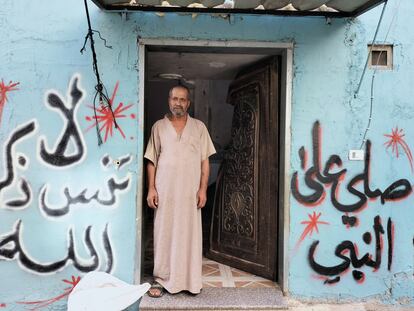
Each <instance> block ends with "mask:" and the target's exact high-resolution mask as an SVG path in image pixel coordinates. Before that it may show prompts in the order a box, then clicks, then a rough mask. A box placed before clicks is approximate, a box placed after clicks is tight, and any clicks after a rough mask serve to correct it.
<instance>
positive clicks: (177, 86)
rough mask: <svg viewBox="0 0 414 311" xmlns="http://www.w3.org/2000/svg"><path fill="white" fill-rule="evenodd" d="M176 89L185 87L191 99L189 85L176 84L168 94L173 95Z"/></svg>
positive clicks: (188, 97)
mask: <svg viewBox="0 0 414 311" xmlns="http://www.w3.org/2000/svg"><path fill="white" fill-rule="evenodd" d="M174 89H183V90H186V91H187V99H190V89H189V88H188V87H186V86H185V85H176V86H173V87H172V88H170V91H169V92H168V96H169V97H171V95H172V91H173V90H174Z"/></svg>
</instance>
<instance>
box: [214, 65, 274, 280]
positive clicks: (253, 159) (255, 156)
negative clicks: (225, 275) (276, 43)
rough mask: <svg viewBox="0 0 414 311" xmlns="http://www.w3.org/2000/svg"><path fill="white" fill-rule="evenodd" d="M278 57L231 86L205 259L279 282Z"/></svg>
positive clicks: (239, 77) (243, 76) (247, 71)
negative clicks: (227, 135) (226, 139)
mask: <svg viewBox="0 0 414 311" xmlns="http://www.w3.org/2000/svg"><path fill="white" fill-rule="evenodd" d="M279 68H280V65H279V57H273V58H271V59H270V60H266V61H265V62H261V63H260V64H256V65H255V66H253V67H252V68H249V69H248V70H245V71H243V72H242V73H240V74H239V75H238V77H237V78H236V80H235V81H233V83H232V84H231V85H230V88H229V93H228V100H227V101H228V102H229V103H230V104H232V105H234V114H233V120H232V133H231V143H230V146H229V147H228V149H227V151H226V153H225V156H224V161H223V163H222V166H221V168H220V173H219V177H218V179H217V188H216V195H215V199H214V200H215V201H214V209H213V220H212V226H211V235H210V249H209V251H208V253H207V257H209V258H211V259H213V260H216V261H219V262H223V263H225V264H228V265H230V266H232V267H236V268H239V269H242V270H244V271H248V272H251V273H254V274H256V275H260V276H263V277H265V278H269V279H273V280H275V279H276V271H277V267H276V260H277V209H278V141H279V139H278V133H279V122H278V111H279Z"/></svg>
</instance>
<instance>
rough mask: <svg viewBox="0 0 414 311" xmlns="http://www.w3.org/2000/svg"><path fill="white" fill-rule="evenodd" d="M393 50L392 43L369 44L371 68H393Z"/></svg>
mask: <svg viewBox="0 0 414 311" xmlns="http://www.w3.org/2000/svg"><path fill="white" fill-rule="evenodd" d="M392 52H393V46H392V45H389V44H374V45H372V44H368V53H369V62H368V63H369V68H372V69H386V70H392Z"/></svg>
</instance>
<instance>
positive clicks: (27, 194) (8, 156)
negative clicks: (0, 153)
mask: <svg viewBox="0 0 414 311" xmlns="http://www.w3.org/2000/svg"><path fill="white" fill-rule="evenodd" d="M35 128H36V126H35V122H34V121H32V122H29V123H28V124H26V125H23V126H22V127H20V128H19V129H17V130H16V131H15V132H14V133H13V134H12V135H11V136H10V139H9V140H8V141H7V143H6V150H5V169H6V176H5V177H4V179H3V180H2V181H0V193H1V192H2V191H3V190H4V189H5V188H7V187H8V186H10V185H11V184H12V183H13V180H14V178H15V172H14V165H13V157H12V151H13V147H14V144H16V143H17V142H18V141H19V140H20V139H22V138H24V137H25V136H27V135H29V134H30V133H32V132H33V131H34V130H35ZM20 189H21V191H22V192H23V194H24V198H23V199H14V200H11V201H8V202H6V206H9V207H14V208H17V207H23V206H25V205H26V204H27V203H28V202H29V201H30V198H31V190H30V187H29V184H28V182H27V181H26V180H25V179H23V178H21V182H20Z"/></svg>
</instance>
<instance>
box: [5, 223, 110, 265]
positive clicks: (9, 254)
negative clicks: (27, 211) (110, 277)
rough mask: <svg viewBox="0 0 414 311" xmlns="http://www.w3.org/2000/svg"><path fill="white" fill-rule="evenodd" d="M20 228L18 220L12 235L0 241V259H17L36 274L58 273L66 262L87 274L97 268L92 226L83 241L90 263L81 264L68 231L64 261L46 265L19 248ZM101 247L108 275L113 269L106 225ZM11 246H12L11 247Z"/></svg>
mask: <svg viewBox="0 0 414 311" xmlns="http://www.w3.org/2000/svg"><path fill="white" fill-rule="evenodd" d="M21 226H22V221H21V220H18V221H17V223H16V226H15V229H14V231H13V232H12V233H10V234H8V235H6V236H5V237H3V238H1V239H0V259H1V258H4V259H9V260H13V259H17V260H18V261H19V262H20V263H21V265H23V266H24V267H26V268H27V269H29V270H31V271H36V272H38V273H51V272H55V271H58V270H60V269H62V268H64V267H65V266H66V264H67V263H68V262H72V263H73V265H74V266H75V268H76V269H78V270H79V271H82V272H89V271H94V270H96V269H98V268H99V263H100V260H99V255H98V253H97V251H96V249H95V246H94V245H93V242H92V239H91V229H92V226H88V227H87V228H86V230H85V236H84V241H85V245H86V248H87V250H88V252H89V255H90V257H91V260H90V263H87V264H81V263H80V261H79V259H78V256H77V255H76V251H75V242H74V239H73V231H72V229H69V233H68V238H69V246H68V252H67V255H66V257H65V258H64V259H62V260H58V261H56V262H52V263H48V264H41V263H38V262H36V261H35V260H33V259H32V258H30V257H29V255H27V254H26V253H25V252H24V250H23V248H22V246H21V236H20V232H21ZM102 240H103V245H104V248H105V253H106V261H107V265H106V270H105V272H108V273H110V272H111V271H112V267H113V254H112V246H111V242H110V240H109V236H108V225H106V227H105V230H104V232H103V235H102ZM11 244H13V245H12V246H11Z"/></svg>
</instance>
